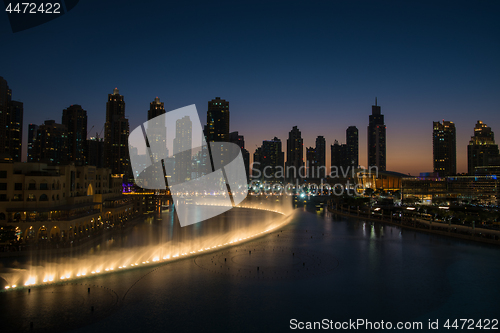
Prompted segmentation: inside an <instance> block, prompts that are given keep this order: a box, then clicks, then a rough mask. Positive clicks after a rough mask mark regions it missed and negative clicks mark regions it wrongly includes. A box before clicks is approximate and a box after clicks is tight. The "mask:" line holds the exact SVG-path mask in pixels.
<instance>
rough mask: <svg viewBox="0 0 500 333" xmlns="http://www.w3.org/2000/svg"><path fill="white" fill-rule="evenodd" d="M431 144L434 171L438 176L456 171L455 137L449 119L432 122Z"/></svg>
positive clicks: (448, 174) (452, 124)
mask: <svg viewBox="0 0 500 333" xmlns="http://www.w3.org/2000/svg"><path fill="white" fill-rule="evenodd" d="M432 146H433V156H434V172H436V173H438V174H439V176H440V177H446V176H450V175H455V174H456V173H457V139H456V131H455V124H454V123H453V122H451V121H444V120H443V123H441V122H439V121H438V122H433V134H432Z"/></svg>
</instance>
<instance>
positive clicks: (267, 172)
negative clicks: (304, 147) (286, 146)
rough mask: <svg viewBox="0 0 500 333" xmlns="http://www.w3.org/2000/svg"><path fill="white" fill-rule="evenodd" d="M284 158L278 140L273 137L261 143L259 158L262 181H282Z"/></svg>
mask: <svg viewBox="0 0 500 333" xmlns="http://www.w3.org/2000/svg"><path fill="white" fill-rule="evenodd" d="M284 158H285V154H284V153H283V150H282V147H281V140H280V139H278V138H277V137H274V138H273V139H272V140H265V141H262V147H261V156H260V163H261V165H260V170H261V171H262V179H263V180H267V181H282V180H283V178H282V176H283V164H284Z"/></svg>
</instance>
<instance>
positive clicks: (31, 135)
mask: <svg viewBox="0 0 500 333" xmlns="http://www.w3.org/2000/svg"><path fill="white" fill-rule="evenodd" d="M37 132H38V125H35V124H29V125H28V162H35V159H34V158H35V155H34V154H35V141H36V136H37Z"/></svg>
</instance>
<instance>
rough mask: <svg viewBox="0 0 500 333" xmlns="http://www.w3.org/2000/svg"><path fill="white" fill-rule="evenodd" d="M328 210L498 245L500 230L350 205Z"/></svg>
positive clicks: (343, 214)
mask: <svg viewBox="0 0 500 333" xmlns="http://www.w3.org/2000/svg"><path fill="white" fill-rule="evenodd" d="M327 209H328V210H329V211H330V212H332V213H334V214H337V215H340V216H346V217H351V218H354V219H363V220H367V221H374V222H382V223H387V224H391V225H397V226H400V227H403V228H407V229H412V230H418V231H422V232H428V233H432V234H438V235H443V236H450V237H456V238H461V239H467V240H472V241H479V242H485V243H489V244H497V245H500V230H495V229H486V228H480V227H469V226H465V225H460V224H451V223H443V222H437V221H429V220H425V219H420V218H417V217H416V216H412V217H394V216H392V215H390V216H387V215H382V214H377V212H376V211H372V210H370V212H369V213H368V212H367V211H362V210H360V208H359V207H356V209H351V208H350V207H342V206H340V207H338V208H337V207H333V206H331V205H330V206H328V208H327Z"/></svg>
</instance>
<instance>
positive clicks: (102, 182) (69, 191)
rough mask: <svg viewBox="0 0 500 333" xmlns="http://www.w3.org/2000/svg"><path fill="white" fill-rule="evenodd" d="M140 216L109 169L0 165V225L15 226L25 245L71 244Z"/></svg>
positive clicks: (119, 177) (40, 164) (117, 177)
mask: <svg viewBox="0 0 500 333" xmlns="http://www.w3.org/2000/svg"><path fill="white" fill-rule="evenodd" d="M139 213H140V212H139V211H138V210H137V209H136V207H135V206H134V198H133V197H127V196H125V195H123V194H122V178H121V175H116V176H115V175H112V174H111V170H110V169H106V168H97V167H95V166H75V165H73V164H69V165H57V166H50V165H48V164H45V163H20V162H14V163H0V225H11V226H15V227H16V228H17V229H16V230H17V234H18V237H19V240H21V241H23V242H30V241H40V240H50V241H53V242H59V241H69V240H72V239H75V238H80V237H83V236H88V235H91V234H92V233H95V232H97V231H99V230H101V229H103V228H113V227H117V226H119V225H122V224H123V223H124V222H125V221H127V220H128V219H130V218H133V217H134V216H136V215H137V214H139Z"/></svg>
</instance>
